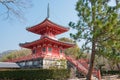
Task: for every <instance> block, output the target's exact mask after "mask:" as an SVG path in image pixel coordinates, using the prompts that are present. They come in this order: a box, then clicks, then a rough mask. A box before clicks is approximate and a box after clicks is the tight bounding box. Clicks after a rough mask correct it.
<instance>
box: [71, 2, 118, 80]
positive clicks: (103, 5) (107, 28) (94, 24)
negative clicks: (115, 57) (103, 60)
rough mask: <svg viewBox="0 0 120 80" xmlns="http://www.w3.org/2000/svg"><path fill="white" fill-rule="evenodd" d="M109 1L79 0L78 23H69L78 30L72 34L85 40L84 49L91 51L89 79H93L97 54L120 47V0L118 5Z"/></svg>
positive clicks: (77, 6) (77, 38) (78, 38)
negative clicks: (113, 4)
mask: <svg viewBox="0 0 120 80" xmlns="http://www.w3.org/2000/svg"><path fill="white" fill-rule="evenodd" d="M109 1H110V0H78V2H77V4H76V11H77V12H78V17H79V20H78V22H77V23H74V22H70V23H69V25H70V27H71V28H73V29H75V30H76V31H77V32H76V33H71V34H70V36H71V37H72V38H73V39H75V40H76V41H80V40H81V39H82V40H84V41H85V44H83V49H84V50H88V51H90V52H91V58H90V66H89V71H88V74H87V80H91V76H92V70H93V66H94V59H95V55H96V54H104V53H109V52H110V51H112V49H113V48H115V49H118V48H119V47H120V45H119V44H118V43H119V40H120V25H119V24H120V18H119V14H118V13H117V12H116V10H118V9H119V8H120V4H119V2H120V1H118V2H117V5H116V6H110V5H109V4H108V2H109ZM90 46H91V47H90ZM108 50H109V51H108Z"/></svg>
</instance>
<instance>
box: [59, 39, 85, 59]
mask: <svg viewBox="0 0 120 80" xmlns="http://www.w3.org/2000/svg"><path fill="white" fill-rule="evenodd" d="M59 40H60V41H63V42H70V43H74V44H75V46H74V47H72V48H68V49H66V50H65V51H64V53H65V54H66V55H68V56H71V57H73V58H76V59H80V58H86V55H85V54H84V53H83V52H82V51H81V50H80V48H79V46H78V45H77V44H76V43H75V42H74V41H73V40H72V39H69V38H65V37H63V38H60V39H59Z"/></svg>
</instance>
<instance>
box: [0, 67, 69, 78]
mask: <svg viewBox="0 0 120 80" xmlns="http://www.w3.org/2000/svg"><path fill="white" fill-rule="evenodd" d="M69 76H70V71H69V70H66V69H16V70H12V69H11V70H7V71H0V79H10V80H46V79H54V80H66V78H68V77H69Z"/></svg>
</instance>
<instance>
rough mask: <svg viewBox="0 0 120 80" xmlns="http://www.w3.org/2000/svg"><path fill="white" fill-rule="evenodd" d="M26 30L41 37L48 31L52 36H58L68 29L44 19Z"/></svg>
mask: <svg viewBox="0 0 120 80" xmlns="http://www.w3.org/2000/svg"><path fill="white" fill-rule="evenodd" d="M26 30H28V31H30V32H33V33H36V34H39V35H42V34H44V33H45V32H47V31H48V30H50V31H51V32H52V33H53V34H54V35H58V34H61V33H64V32H66V31H68V30H69V28H67V27H63V26H61V25H58V24H56V23H54V22H52V21H50V20H49V19H47V18H46V19H45V20H44V21H43V22H41V23H39V24H37V25H35V26H32V27H28V28H27V29H26Z"/></svg>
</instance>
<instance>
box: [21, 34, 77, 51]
mask: <svg viewBox="0 0 120 80" xmlns="http://www.w3.org/2000/svg"><path fill="white" fill-rule="evenodd" d="M44 44H52V45H56V46H61V47H62V48H64V49H65V48H70V47H72V46H74V45H75V44H73V43H68V42H63V41H58V40H54V39H51V38H49V37H47V36H46V37H44V38H42V39H39V40H36V41H33V42H27V43H24V44H20V46H21V47H24V48H29V49H32V48H33V47H35V46H39V45H44Z"/></svg>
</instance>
